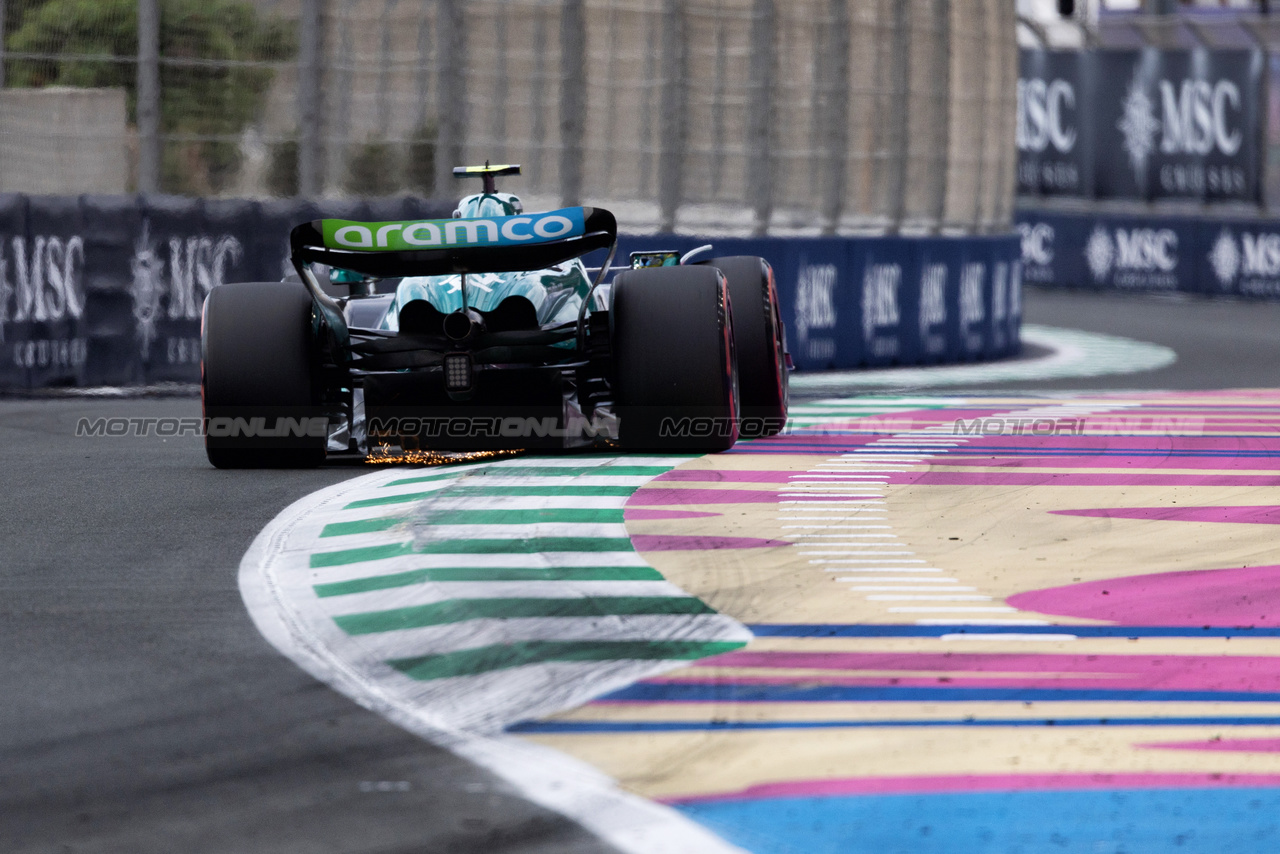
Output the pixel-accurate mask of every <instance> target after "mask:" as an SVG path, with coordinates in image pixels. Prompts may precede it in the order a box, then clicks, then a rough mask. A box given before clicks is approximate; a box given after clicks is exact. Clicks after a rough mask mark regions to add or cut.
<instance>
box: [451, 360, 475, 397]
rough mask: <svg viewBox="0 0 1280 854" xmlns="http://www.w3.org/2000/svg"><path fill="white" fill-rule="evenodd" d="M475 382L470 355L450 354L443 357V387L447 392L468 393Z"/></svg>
mask: <svg viewBox="0 0 1280 854" xmlns="http://www.w3.org/2000/svg"><path fill="white" fill-rule="evenodd" d="M474 381H475V368H474V367H473V366H472V364H471V354H470V353H450V354H448V355H447V356H445V357H444V387H445V388H446V389H447V390H449V391H469V390H470V389H471V386H472V384H473V383H474Z"/></svg>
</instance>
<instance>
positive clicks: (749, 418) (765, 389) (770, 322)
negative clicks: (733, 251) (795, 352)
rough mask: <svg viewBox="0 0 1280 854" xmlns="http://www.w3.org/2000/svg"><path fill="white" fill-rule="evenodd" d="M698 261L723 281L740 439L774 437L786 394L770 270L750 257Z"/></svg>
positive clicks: (784, 364)
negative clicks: (719, 274) (739, 410)
mask: <svg viewBox="0 0 1280 854" xmlns="http://www.w3.org/2000/svg"><path fill="white" fill-rule="evenodd" d="M701 263H702V264H704V265H705V266H708V267H715V268H717V269H719V270H720V272H722V273H724V277H725V279H727V280H728V282H729V298H730V300H731V301H732V302H733V340H734V344H735V346H736V347H737V350H738V385H739V387H740V388H741V395H742V419H741V431H742V438H744V439H757V438H760V437H763V436H774V435H776V434H778V433H780V432H781V431H782V428H783V427H784V426H786V423H787V400H788V397H789V394H790V390H789V383H788V374H787V362H786V358H787V357H786V347H785V346H784V341H785V339H784V337H783V335H784V333H783V326H782V311H781V309H779V307H778V288H777V285H776V284H775V283H774V278H773V268H772V267H770V266H769V262H768V261H765V260H764V259H763V258H757V257H755V256H753V255H736V256H731V257H726V258H712V259H711V260H709V261H704V262H701Z"/></svg>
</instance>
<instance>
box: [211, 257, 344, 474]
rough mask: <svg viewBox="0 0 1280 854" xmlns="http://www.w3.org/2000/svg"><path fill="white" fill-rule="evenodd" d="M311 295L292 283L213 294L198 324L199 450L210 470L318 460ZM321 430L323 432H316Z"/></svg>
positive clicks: (321, 450)
mask: <svg viewBox="0 0 1280 854" xmlns="http://www.w3.org/2000/svg"><path fill="white" fill-rule="evenodd" d="M311 312H312V307H311V295H310V294H309V293H307V291H306V289H305V288H304V287H303V286H302V285H299V284H297V283H295V282H265V283H252V284H230V285H222V286H220V287H217V288H214V289H213V290H212V291H210V292H209V296H208V298H207V299H205V303H204V316H203V319H202V322H201V362H200V394H201V399H202V401H203V403H204V414H205V427H206V433H205V452H206V453H207V454H208V456H209V462H211V463H213V464H214V465H215V466H217V467H218V468H304V467H311V466H317V465H319V464H320V463H322V462H324V458H325V449H326V446H327V443H328V430H327V421H326V420H325V419H324V415H323V411H322V410H321V408H320V407H319V406H318V405H317V404H318V401H319V396H318V393H317V387H316V381H315V372H314V370H313V367H312V358H311V349H312V346H311V340H312V335H311V322H312V321H311ZM322 428H323V429H322Z"/></svg>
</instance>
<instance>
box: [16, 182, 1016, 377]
mask: <svg viewBox="0 0 1280 854" xmlns="http://www.w3.org/2000/svg"><path fill="white" fill-rule="evenodd" d="M452 207H453V206H452V204H441V203H433V202H427V201H423V200H419V199H412V198H393V199H373V200H361V201H354V202H350V203H342V202H338V203H334V202H325V203H324V204H323V205H316V204H312V203H309V202H301V201H275V202H254V201H239V200H202V199H188V198H176V197H167V196H79V197H53V196H25V195H0V389H33V388H44V387H51V386H72V387H75V386H104V385H110V386H130V385H150V384H154V383H160V382H180V383H195V382H198V381H199V375H200V369H199V362H200V309H201V306H202V304H203V301H204V297H205V295H206V294H207V293H208V292H209V290H210V289H211V288H214V287H217V286H218V285H220V284H223V283H224V282H234V281H278V280H279V279H280V278H281V277H282V275H283V274H284V273H285V271H286V269H287V265H288V234H289V230H290V229H291V228H292V227H293V226H294V225H296V224H297V223H299V222H303V221H306V220H310V219H315V218H317V217H321V216H329V217H341V218H345V219H355V220H373V221H379V220H397V219H414V218H433V217H442V216H448V215H449V214H450V213H452ZM706 242H714V243H715V249H716V253H715V254H718V255H739V254H741V255H761V256H764V257H765V258H767V259H769V261H770V262H771V263H772V264H773V265H774V268H775V270H776V272H777V280H778V288H779V295H780V299H781V302H782V305H783V308H784V312H785V315H786V318H785V319H786V323H787V330H788V333H787V334H788V338H789V342H790V347H791V351H792V354H793V357H794V359H795V362H796V364H797V365H798V366H799V367H801V368H811V369H822V368H833V367H857V366H860V365H889V364H918V363H927V362H942V361H958V360H971V359H982V358H991V357H994V356H999V355H1004V354H1008V353H1011V352H1014V351H1015V350H1016V349H1017V347H1018V329H1019V325H1020V323H1021V298H1020V292H1021V274H1020V262H1019V260H1018V245H1019V244H1018V240H1017V238H1016V237H1014V236H1009V237H983V238H919V239H908V238H812V239H809V238H805V239H781V238H765V239H724V238H720V239H714V240H713V241H711V240H703V239H698V238H693V237H685V236H644V237H637V236H625V237H623V238H622V239H621V240H620V247H619V249H620V254H619V258H620V259H622V258H625V257H626V253H628V252H630V251H632V250H637V249H655V248H670V249H679V250H687V249H691V248H693V247H695V246H698V245H701V244H703V243H706Z"/></svg>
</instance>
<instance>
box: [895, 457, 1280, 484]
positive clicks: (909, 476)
mask: <svg viewBox="0 0 1280 854" xmlns="http://www.w3.org/2000/svg"><path fill="white" fill-rule="evenodd" d="M936 462H937V461H936V460H935V463H936ZM948 462H951V461H950V460H948ZM888 482H889V483H890V484H915V485H919V486H1280V475H1277V476H1272V475H1257V474H1139V473H1137V472H1133V473H1128V472H1121V473H1119V474H1098V473H1093V472H1090V473H1087V474H1077V473H1074V472H967V471H919V472H908V473H899V474H891V475H889V481H888Z"/></svg>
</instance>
